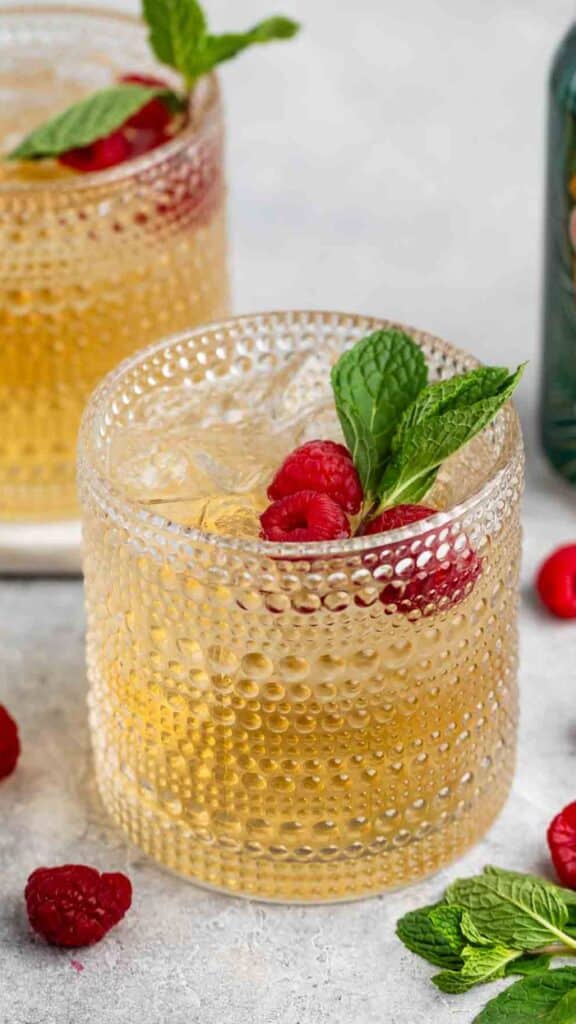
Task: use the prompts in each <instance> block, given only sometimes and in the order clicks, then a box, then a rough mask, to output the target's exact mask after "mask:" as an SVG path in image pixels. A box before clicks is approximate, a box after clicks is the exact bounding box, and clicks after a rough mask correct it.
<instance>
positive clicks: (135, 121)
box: [120, 75, 172, 137]
mask: <svg viewBox="0 0 576 1024" xmlns="http://www.w3.org/2000/svg"><path fill="white" fill-rule="evenodd" d="M120 82H125V83H126V84H128V85H143V86H146V87H148V88H151V89H169V88H170V86H169V85H168V84H167V82H163V81H162V79H161V78H154V77H153V76H152V75H122V76H121V78H120ZM171 120H172V113H171V111H170V108H169V107H168V106H167V104H166V103H165V102H164V101H163V100H161V99H160V97H159V96H156V97H155V98H154V99H152V100H150V102H149V103H147V104H146V106H145V107H142V109H141V110H137V111H136V113H135V114H132V117H129V118H128V120H127V121H126V122H125V124H124V125H123V127H124V128H127V127H130V128H140V129H142V130H144V131H146V132H153V133H155V134H156V135H157V136H162V137H165V133H166V129H167V127H168V125H169V124H170V121H171Z"/></svg>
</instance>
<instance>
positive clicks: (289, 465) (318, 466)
mask: <svg viewBox="0 0 576 1024" xmlns="http://www.w3.org/2000/svg"><path fill="white" fill-rule="evenodd" d="M297 491H316V492H317V493H318V494H327V495H328V496H329V497H330V498H332V500H333V501H335V502H336V504H337V505H340V508H342V509H344V511H345V512H348V513H349V514H350V515H355V514H356V513H357V512H359V511H360V507H361V505H362V499H363V494H362V486H361V484H360V480H359V478H358V473H357V472H356V470H355V468H354V464H353V462H352V456H351V455H350V452H349V451H348V449H347V448H345V447H344V445H342V444H335V443H334V441H308V442H307V443H306V444H303V445H301V446H300V448H296V449H295V450H294V451H293V452H291V454H290V455H288V457H287V458H286V459H285V460H284V462H283V463H282V465H281V467H280V469H279V470H278V472H277V473H276V476H275V477H274V479H273V481H272V483H271V484H270V487H269V488H268V497H269V498H270V500H271V501H277V500H278V499H279V498H285V497H287V496H288V495H289V494H296V493H297Z"/></svg>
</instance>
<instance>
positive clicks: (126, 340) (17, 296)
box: [0, 11, 228, 521]
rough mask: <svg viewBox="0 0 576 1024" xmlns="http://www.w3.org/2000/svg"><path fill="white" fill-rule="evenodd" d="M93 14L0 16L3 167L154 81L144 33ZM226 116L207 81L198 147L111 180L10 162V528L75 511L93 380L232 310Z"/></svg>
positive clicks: (6, 191)
mask: <svg viewBox="0 0 576 1024" xmlns="http://www.w3.org/2000/svg"><path fill="white" fill-rule="evenodd" d="M43 17H45V19H46V24H45V25H43V22H42V19H43ZM78 18H80V16H79V15H77V16H76V20H78ZM91 18H92V20H90V17H89V18H88V23H87V24H86V25H82V26H79V25H78V26H76V28H75V29H74V24H75V19H71V18H70V17H68V19H67V21H66V25H65V27H64V28H63V27H62V24H61V21H60V20H59V17H58V15H55V14H50V15H48V14H46V15H45V16H43V15H42V12H40V11H39V12H38V14H37V15H34V16H33V18H32V27H30V24H28V23H27V24H28V28H27V29H26V30H25V27H24V26H23V25H22V26H20V27H18V25H17V24H16V16H15V15H14V16H12V17H11V18H9V17H8V16H7V17H6V23H5V22H4V20H3V18H1V17H0V54H1V55H2V60H1V61H0V67H1V70H0V95H1V96H2V103H1V104H0V155H1V154H5V153H7V152H9V151H10V149H11V148H13V147H14V145H16V143H17V142H18V141H19V140H20V139H21V138H22V137H23V136H24V135H25V134H26V132H27V131H28V130H30V129H31V128H32V127H33V126H36V125H38V124H39V123H43V122H44V121H45V120H46V119H48V118H49V117H51V116H52V115H53V114H55V113H56V112H57V111H61V110H63V109H65V108H66V107H67V106H69V105H70V104H71V103H73V102H75V101H77V100H79V99H81V98H83V97H84V96H85V95H87V94H88V93H90V92H91V91H93V90H94V89H95V88H100V87H104V86H106V85H109V84H111V83H112V82H113V81H114V80H115V76H116V75H117V74H120V73H124V72H126V71H132V70H134V69H135V70H140V69H142V70H143V71H146V70H147V66H148V65H149V60H150V59H149V57H147V56H146V49H145V47H144V43H143V39H142V40H141V41H140V42H141V44H142V45H136V44H135V41H134V35H135V33H136V29H135V27H134V25H132V24H130V23H129V22H124V21H123V20H118V23H117V24H116V22H114V23H111V22H110V18H108V17H107V16H104V15H103V16H102V17H96V16H91ZM52 22H54V25H55V26H56V29H57V31H55V32H54V36H53V37H52V35H51V30H52V27H53V26H52ZM42 28H44V29H45V31H44V32H43V34H42V32H41V29H42ZM139 31H140V30H138V32H139ZM27 33H28V34H27ZM36 36H37V37H38V38H37V39H36ZM116 37H117V38H116ZM138 39H139V36H138ZM146 62H147V63H146ZM218 110H219V101H218V97H217V90H216V87H215V85H214V84H212V86H211V94H210V96H209V97H208V96H207V98H206V104H205V108H204V107H202V108H201V109H200V110H199V112H198V126H197V127H198V137H196V138H195V137H194V133H193V132H190V133H189V137H188V141H187V142H184V141H183V142H182V146H181V150H180V151H179V152H177V153H174V152H173V153H172V155H171V156H169V155H166V157H165V158H164V157H163V156H162V154H161V152H160V150H157V151H155V153H154V154H152V157H151V163H150V165H149V166H148V167H147V168H145V167H144V166H143V164H142V159H141V160H140V161H136V162H132V168H133V170H131V169H130V164H125V165H123V167H122V168H121V169H119V171H120V173H119V174H118V175H117V176H116V177H114V174H113V173H112V176H111V175H110V173H109V172H104V174H100V175H99V174H93V175H90V176H88V177H89V178H90V181H88V180H87V177H86V176H82V175H77V174H76V173H75V172H72V171H70V170H67V169H65V168H63V167H62V166H61V165H60V164H58V163H57V162H55V161H51V160H47V161H39V162H37V163H12V162H9V161H6V160H5V159H0V335H1V338H2V345H1V346H0V408H1V410H2V424H3V430H2V439H1V441H0V519H3V520H7V521H25V520H28V521H31V520H36V521H44V520H50V519H52V520H54V519H67V518H73V517H74V516H75V515H77V503H76V496H75V483H74V479H75V449H76V436H77V429H78V424H79V420H80V414H81V411H82V408H83V406H84V404H85V402H86V400H87V398H88V395H89V394H90V392H91V391H92V390H93V388H94V386H95V385H96V383H97V381H98V380H99V379H100V377H101V376H103V375H104V374H105V373H106V372H107V371H108V370H110V369H111V368H112V367H113V366H114V365H115V364H117V363H118V362H119V361H120V360H121V359H123V358H124V357H125V356H127V355H129V354H130V353H131V352H133V351H134V350H135V349H136V348H138V347H139V346H141V345H142V344H143V343H146V342H147V341H152V340H154V339H155V338H158V337H160V336H162V335H166V334H170V333H171V332H174V331H177V330H181V329H183V328H184V327H185V326H189V325H190V324H194V323H198V322H203V321H209V320H211V319H214V318H217V317H220V316H222V314H223V313H224V312H225V311H226V309H227V305H228V283H227V270H226V231H225V213H224V204H225V196H224V185H223V170H222V129H221V124H220V122H219V114H218ZM164 148H165V147H164ZM136 163H137V164H138V165H139V167H140V169H139V170H138V169H137V168H136V166H135V164H136ZM76 186H78V187H76Z"/></svg>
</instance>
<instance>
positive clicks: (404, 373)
mask: <svg viewBox="0 0 576 1024" xmlns="http://www.w3.org/2000/svg"><path fill="white" fill-rule="evenodd" d="M427 375H428V371H427V368H426V362H425V359H424V355H423V353H422V350H421V349H420V348H419V346H418V345H416V344H415V343H414V341H413V340H412V338H410V337H409V335H408V334H406V333H405V332H404V331H399V330H386V331H375V332H374V333H373V334H370V335H368V337H367V338H363V339H362V340H361V341H359V342H357V344H356V345H354V347H353V348H351V349H349V350H348V351H347V352H345V353H344V354H343V355H342V356H341V357H340V359H339V360H338V362H337V363H336V365H335V366H334V367H333V369H332V390H333V392H334V401H335V404H336V412H337V413H338V417H339V419H340V424H341V426H342V432H343V434H344V437H345V439H346V443H347V445H348V448H349V450H350V452H351V454H352V458H353V460H354V465H355V466H356V469H357V471H358V475H359V477H360V481H361V483H362V487H363V490H364V496H365V500H366V503H367V505H370V504H372V502H373V500H374V499H375V498H376V496H377V491H378V484H379V481H380V479H381V477H382V473H383V471H384V467H385V465H386V460H387V459H388V457H389V455H390V450H391V443H392V438H393V436H394V432H395V430H396V428H397V426H398V420H399V419H400V417H401V415H402V413H403V412H404V411H405V410H406V409H408V408H409V406H410V405H411V403H412V402H413V401H414V399H415V398H416V397H417V395H418V394H419V393H420V391H421V390H422V388H423V387H424V385H425V384H426V380H427Z"/></svg>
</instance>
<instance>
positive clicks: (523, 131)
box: [0, 0, 576, 1024]
mask: <svg viewBox="0 0 576 1024" xmlns="http://www.w3.org/2000/svg"><path fill="white" fill-rule="evenodd" d="M209 6H210V9H211V10H212V11H213V12H214V22H215V24H216V26H217V27H221V28H227V27H229V26H232V25H236V24H238V25H241V24H242V23H243V22H246V23H250V22H251V21H253V20H254V19H255V18H256V17H258V16H260V15H263V14H265V13H267V12H268V9H267V6H266V3H264V2H263V0H236V2H235V3H234V5H232V4H231V3H230V0H210V3H209ZM281 6H283V7H284V8H285V9H286V11H287V12H288V11H291V12H292V13H294V14H295V15H296V16H300V17H301V18H302V20H303V21H305V22H306V25H307V29H306V33H305V35H304V36H303V37H302V41H301V42H300V43H299V44H298V45H294V46H293V47H292V48H291V47H286V48H285V49H284V50H283V51H281V50H280V48H277V49H276V50H274V49H273V48H270V49H269V50H262V51H261V52H260V53H258V54H254V55H253V56H246V57H245V58H244V60H243V62H242V64H241V63H240V62H238V63H237V64H236V65H235V66H232V65H231V66H230V67H229V69H227V70H226V73H225V83H226V91H227V97H228V108H229V122H230V153H229V157H230V159H229V163H230V177H231V182H232V188H231V210H232V223H233V228H234V231H233V240H234V257H235V264H234V266H235V275H234V276H235V283H236V307H237V309H238V310H242V311H244V310H250V309H255V308H258V307H260V308H264V307H279V306H291V305H299V306H305V305H312V306H328V307H330V306H331V307H339V308H349V309H351V310H354V309H355V310H361V311H365V312H370V313H379V314H383V315H387V316H391V317H395V318H398V319H404V320H405V321H407V322H411V323H414V324H417V325H419V326H422V327H427V328H428V329H430V330H432V331H435V332H437V333H440V334H443V335H445V336H446V337H447V338H449V339H450V340H452V341H455V342H456V343H458V344H460V345H462V346H464V347H467V348H470V349H471V350H473V351H474V352H476V353H477V354H478V355H479V356H480V357H482V358H484V359H487V360H490V361H493V362H496V361H499V362H501V361H503V360H504V359H506V361H507V362H509V363H513V362H514V361H515V360H516V359H517V358H526V357H531V358H532V364H531V367H530V370H529V373H528V374H527V378H526V381H525V383H524V385H523V390H522V392H521V395H520V407H521V411H522V414H523V417H524V421H525V425H526V428H527V441H528V447H529V455H530V462H529V480H528V493H527V499H526V506H525V561H524V569H523V581H524V585H523V601H522V613H521V614H522V623H521V627H522V655H523V657H522V671H521V684H522V727H521V745H520V760H519V767H518V772H517V776H516V782H515V786H514V791H513V795H512V797H511V799H510V801H509V803H508V805H507V807H506V810H505V812H504V813H503V815H502V817H501V818H500V820H499V821H498V822H497V824H496V826H495V827H494V828H493V830H492V832H491V833H490V835H489V836H488V838H487V839H486V840H485V841H484V842H483V843H482V844H480V846H479V847H478V848H477V849H476V850H474V851H473V852H472V853H471V854H470V855H469V856H468V857H467V858H465V860H464V861H462V862H461V863H460V864H458V866H457V868H453V869H450V870H448V871H445V872H444V873H443V874H442V875H441V876H439V877H437V878H436V879H433V880H431V881H428V882H426V883H425V884H423V885H420V886H418V887H416V888H413V889H411V890H408V891H406V892H401V893H396V894H394V895H391V896H385V897H382V898H379V899H374V900H371V901H366V902H363V903H358V904H354V905H348V906H337V907H326V908H318V907H314V908H290V907H272V906H261V905H256V904H248V903H244V902H239V901H235V900H233V899H229V898H226V897H223V896H218V895H213V894H208V893H206V892H203V891H201V890H199V889H196V888H194V887H193V886H191V885H188V884H186V883H184V882H181V881H179V880H176V879H174V878H172V877H170V876H168V875H167V874H165V873H163V872H162V871H160V870H159V869H157V868H156V867H155V866H154V865H152V864H151V863H149V862H148V861H147V860H146V859H145V858H144V857H143V856H141V855H140V854H139V853H138V852H137V851H135V850H133V849H128V848H127V847H126V846H125V845H124V843H123V841H122V840H121V839H120V838H119V837H118V836H117V835H116V834H115V833H114V831H113V830H111V829H110V828H109V827H108V825H107V823H106V822H105V821H104V820H103V818H102V814H101V811H100V808H99V806H98V802H97V799H96V797H95V795H94V793H93V789H92V783H91V773H90V760H89V753H88V743H87V734H86V724H85V711H84V695H85V676H84V665H83V613H82V595H81V587H80V584H79V583H78V582H70V581H68V582H59V581H43V582H36V581H4V582H2V583H0V701H2V702H6V704H8V705H9V706H10V708H11V709H12V710H13V712H14V714H15V715H16V717H17V718H18V720H19V721H20V722H21V725H22V733H23V742H24V755H23V758H22V762H21V766H20V769H19V771H18V773H17V774H16V775H15V776H14V777H13V778H12V779H10V780H8V781H6V782H4V783H2V786H1V789H0V1022H2V1024H133V1022H138V1021H143V1022H146V1024H164V1022H169V1024H351V1022H354V1024H430V1022H432V1021H434V1022H435V1024H436V1022H437V1024H467V1022H469V1021H471V1020H472V1019H473V1017H474V1014H475V1012H476V1011H477V1009H478V1008H479V1007H480V1006H481V1005H482V1004H483V1002H484V1000H485V998H486V995H487V993H486V991H483V990H478V991H477V992H473V993H471V994H470V995H468V996H463V997H449V996H442V995H441V994H439V993H437V992H435V990H434V989H433V988H432V987H431V986H430V985H429V983H428V981H427V978H428V971H427V969H426V967H425V966H424V965H422V964H421V963H420V962H419V961H417V960H416V959H415V958H413V957H411V956H410V954H408V953H407V952H406V951H404V950H403V948H402V947H401V946H400V945H399V943H398V942H397V941H396V940H395V938H394V923H395V921H396V919H397V918H398V916H400V915H401V914H402V913H403V912H404V911H405V910H407V909H409V908H412V907H415V906H417V905H419V904H421V903H423V902H426V901H429V900H431V899H433V898H435V897H436V896H437V895H438V894H439V893H440V891H441V890H442V888H443V887H444V885H445V884H446V883H447V882H448V881H449V880H450V879H452V878H453V877H454V876H455V873H456V872H458V873H465V872H470V871H473V870H474V869H475V868H477V867H479V866H481V865H482V864H484V863H486V862H489V861H492V862H495V863H498V864H501V865H504V866H510V867H516V868H519V869H526V870H530V871H538V870H540V869H543V870H544V869H545V868H546V866H547V858H546V849H545V842H544V831H545V827H546V824H547V822H548V820H549V819H550V817H551V816H552V814H553V813H555V811H556V810H557V809H558V808H560V807H561V806H562V805H563V803H565V802H567V801H568V800H570V799H574V798H575V797H576V787H575V784H574V781H573V780H574V777H575V772H574V765H575V763H576V700H575V687H576V680H575V678H574V664H575V656H576V629H575V628H574V627H573V626H571V625H569V624H568V625H566V624H562V623H557V622H553V621H551V620H549V619H547V618H546V617H545V616H544V615H543V614H542V613H541V612H540V611H539V610H538V609H537V608H536V606H535V604H534V601H533V597H532V592H531V587H530V584H531V580H532V577H533V572H534V569H535V567H536V565H537V563H538V561H539V560H540V559H541V557H542V556H543V555H544V554H545V553H546V552H547V550H548V549H549V548H550V547H552V546H553V545H554V544H556V543H559V542H560V541H562V540H565V539H568V538H572V539H574V535H575V533H576V530H575V523H574V507H575V496H574V493H573V492H570V491H568V489H566V488H564V486H563V485H562V484H561V483H559V482H557V481H556V480H554V478H553V477H552V475H551V474H550V473H549V472H548V470H547V469H546V468H545V467H544V465H543V463H542V462H541V461H540V459H539V458H538V456H537V455H536V453H535V440H534V436H535V427H534V423H535V405H536V379H537V355H536V353H537V340H538V288H539V257H540V225H541V195H542V180H541V174H542V146H543V127H544V90H545V69H546V65H547V62H548V60H549V55H550V51H551V48H552V46H553V44H554V42H555V41H556V40H557V38H558V37H559V36H560V34H561V32H562V30H563V28H564V26H565V25H566V23H567V21H568V19H569V17H570V16H571V15H572V14H573V5H572V3H571V0H547V2H546V3H544V2H543V0H525V2H523V3H522V4H520V3H516V2H513V0H503V2H502V3H500V4H498V5H496V4H488V5H487V4H484V3H481V2H480V0H469V2H468V3H466V4H462V3H459V2H458V0H442V2H440V0H430V2H424V0H403V2H402V3H390V4H382V3H381V2H380V0H357V2H356V3H355V4H354V5H350V4H344V3H343V2H342V3H341V2H340V0H336V2H334V0H314V2H313V3H306V0H285V3H283V4H282V5H281ZM71 860H81V861H85V862H88V863H93V864H95V865H97V866H101V867H102V868H105V869H108V870H114V869H115V868H118V869H128V870H129V872H130V874H131V877H132V878H133V881H134V884H135V904H134V909H133V911H132V912H131V913H130V915H129V916H128V917H127V919H126V921H125V922H124V923H123V924H122V925H121V926H120V927H119V928H118V929H116V930H115V931H114V932H113V933H111V934H110V935H109V936H108V938H107V940H106V941H105V942H104V943H102V944H101V945H100V946H98V947H95V948H94V949H91V950H87V951H79V952H78V953H76V954H70V953H66V952H60V951H55V950H53V949H49V948H47V947H46V946H44V945H43V944H42V943H41V942H39V941H36V940H35V939H34V938H32V937H31V936H30V934H29V931H28V928H27V925H26V921H25V917H24V915H23V905H22V890H23V885H24V882H25V879H26V877H27V874H28V873H29V871H30V870H31V869H33V868H34V867H36V866H37V865H38V864H41V863H58V862H64V861H71Z"/></svg>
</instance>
